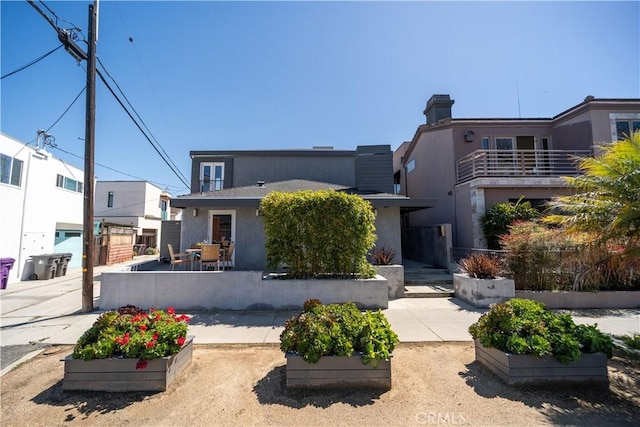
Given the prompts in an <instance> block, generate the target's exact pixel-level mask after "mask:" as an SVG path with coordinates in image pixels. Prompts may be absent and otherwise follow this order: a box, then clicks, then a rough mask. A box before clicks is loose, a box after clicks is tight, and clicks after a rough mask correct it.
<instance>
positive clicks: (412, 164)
mask: <svg viewBox="0 0 640 427" xmlns="http://www.w3.org/2000/svg"><path fill="white" fill-rule="evenodd" d="M415 168H416V161H415V160H411V161H410V162H409V163H407V173H409V172H411V171H412V170H414V169H415Z"/></svg>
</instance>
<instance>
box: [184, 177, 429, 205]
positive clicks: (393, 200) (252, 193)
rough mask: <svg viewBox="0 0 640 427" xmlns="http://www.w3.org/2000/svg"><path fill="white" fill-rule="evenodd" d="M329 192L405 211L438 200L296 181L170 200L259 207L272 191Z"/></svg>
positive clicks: (301, 180) (186, 202)
mask: <svg viewBox="0 0 640 427" xmlns="http://www.w3.org/2000/svg"><path fill="white" fill-rule="evenodd" d="M327 189H332V190H335V191H344V192H347V193H349V194H357V195H359V196H360V197H362V198H363V199H365V200H369V201H370V202H371V204H372V205H373V206H375V207H387V206H399V207H402V208H415V209H425V208H431V207H434V206H435V205H436V201H435V199H410V198H408V197H406V196H401V195H395V194H388V193H358V192H357V191H356V190H355V189H353V188H349V187H345V186H343V185H337V184H330V183H327V182H318V181H307V180H303V179H294V180H290V181H280V182H273V183H266V184H265V185H264V187H258V186H249V187H236V188H227V189H224V190H220V191H214V192H210V193H203V194H187V195H184V196H178V197H176V198H174V199H172V200H171V207H175V208H204V207H258V206H259V205H260V201H261V200H262V198H263V197H265V196H266V195H267V194H269V193H270V192H272V191H284V192H296V191H301V190H327Z"/></svg>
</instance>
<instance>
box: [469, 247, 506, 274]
mask: <svg viewBox="0 0 640 427" xmlns="http://www.w3.org/2000/svg"><path fill="white" fill-rule="evenodd" d="M460 268H461V270H462V272H463V273H467V274H468V275H469V277H474V278H476V279H495V278H496V277H497V276H498V275H499V274H500V271H501V268H502V266H501V262H500V259H498V258H497V257H494V256H491V255H487V254H483V253H478V252H475V253H472V254H471V255H469V256H468V257H467V258H464V259H462V260H460Z"/></svg>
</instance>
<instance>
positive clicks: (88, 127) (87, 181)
mask: <svg viewBox="0 0 640 427" xmlns="http://www.w3.org/2000/svg"><path fill="white" fill-rule="evenodd" d="M96 24H97V14H96V10H95V6H94V5H92V4H90V5H89V40H88V44H89V47H88V49H87V103H86V109H87V110H86V116H85V134H84V231H83V233H82V234H83V239H84V251H83V253H82V311H83V312H84V313H86V312H89V311H92V310H93V254H94V252H95V248H94V246H93V205H94V200H93V198H94V156H95V133H96V44H97V43H96V38H97V35H96Z"/></svg>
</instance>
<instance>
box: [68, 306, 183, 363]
mask: <svg viewBox="0 0 640 427" xmlns="http://www.w3.org/2000/svg"><path fill="white" fill-rule="evenodd" d="M188 322H189V317H188V316H186V315H177V314H176V313H175V310H174V309H173V308H167V310H166V311H164V310H153V309H152V310H149V312H146V311H145V310H143V309H141V308H138V307H135V306H132V305H128V306H123V307H120V308H118V309H117V310H116V311H107V312H105V313H103V314H101V315H100V317H98V319H97V320H96V321H95V322H94V324H93V325H92V326H91V328H89V329H88V330H87V331H86V332H85V333H84V334H82V336H81V337H80V338H79V339H78V342H77V343H76V346H75V348H74V349H73V358H74V359H83V360H91V359H107V358H112V357H115V358H133V359H142V360H148V359H155V358H159V357H165V356H170V355H172V354H176V353H178V352H179V351H180V349H181V348H182V346H183V345H184V343H185V340H186V336H187V328H188Z"/></svg>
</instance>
